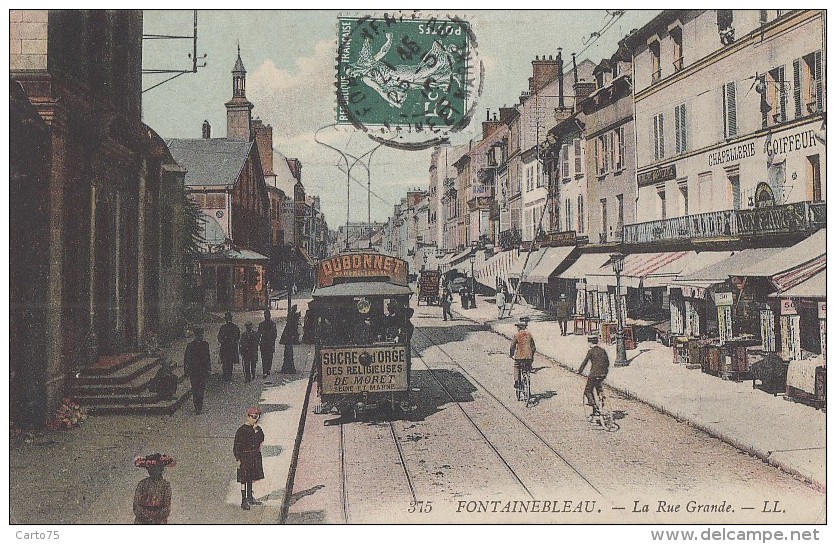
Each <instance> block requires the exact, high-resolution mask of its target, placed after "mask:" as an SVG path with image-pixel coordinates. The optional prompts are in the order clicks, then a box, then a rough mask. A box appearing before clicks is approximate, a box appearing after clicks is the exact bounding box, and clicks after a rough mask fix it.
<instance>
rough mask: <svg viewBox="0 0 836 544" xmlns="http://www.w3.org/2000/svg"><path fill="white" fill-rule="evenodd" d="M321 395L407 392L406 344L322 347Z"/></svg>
mask: <svg viewBox="0 0 836 544" xmlns="http://www.w3.org/2000/svg"><path fill="white" fill-rule="evenodd" d="M320 356H321V358H322V394H324V395H332V394H335V393H364V392H369V393H389V392H393V391H406V389H407V387H408V385H409V384H408V383H407V381H408V380H407V378H408V374H409V372H408V366H407V360H406V347H405V346H386V347H349V348H322V350H321V351H320Z"/></svg>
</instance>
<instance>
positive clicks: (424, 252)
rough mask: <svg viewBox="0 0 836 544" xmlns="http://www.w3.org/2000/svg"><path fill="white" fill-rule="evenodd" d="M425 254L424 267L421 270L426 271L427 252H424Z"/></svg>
mask: <svg viewBox="0 0 836 544" xmlns="http://www.w3.org/2000/svg"><path fill="white" fill-rule="evenodd" d="M423 254H424V266H423V267H422V268H421V270H424V269H425V268H427V252H426V251H424V252H423Z"/></svg>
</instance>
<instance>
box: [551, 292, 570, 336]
mask: <svg viewBox="0 0 836 544" xmlns="http://www.w3.org/2000/svg"><path fill="white" fill-rule="evenodd" d="M571 315H572V308H571V306H569V302H568V301H567V300H566V295H565V294H562V295H560V301H559V302H558V303H557V308H556V309H555V316H556V317H557V321H558V323H560V335H561V336H566V327H567V325H568V323H569V316H571Z"/></svg>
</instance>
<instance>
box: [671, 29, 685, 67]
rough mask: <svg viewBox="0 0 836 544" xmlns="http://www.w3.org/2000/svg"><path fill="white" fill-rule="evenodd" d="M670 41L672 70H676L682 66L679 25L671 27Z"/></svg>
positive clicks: (680, 30)
mask: <svg viewBox="0 0 836 544" xmlns="http://www.w3.org/2000/svg"><path fill="white" fill-rule="evenodd" d="M671 41H672V42H673V71H674V72H678V71H680V70H682V68H683V58H682V27H681V26H677V27H674V28H672V29H671Z"/></svg>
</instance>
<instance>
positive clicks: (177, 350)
mask: <svg viewBox="0 0 836 544" xmlns="http://www.w3.org/2000/svg"><path fill="white" fill-rule="evenodd" d="M308 296H309V295H308ZM297 297H298V298H297ZM301 297H305V295H304V294H302V293H300V294H299V295H297V296H295V297H294V300H293V303H294V304H298V306H299V310H301V311H302V312H303V313H304V311H305V308H306V306H307V298H301ZM271 312H272V317H273V319H274V320H276V322H277V325H278V329H279V333H281V331H282V329H283V327H284V321H285V318H286V315H287V301H286V300H283V301H282V302H281V304H280V305H279V307H278V308H277V309H273V310H271ZM234 315H235V317H234V319H235V322H236V323H237V324H238V325H239V326H241V328H242V329H243V324H244V323H245V322H246V321H252V322H253V323H254V324H257V323H258V322H260V321H261V320H262V319H263V316H262V312H260V311H256V312H242V313H236V314H234ZM204 327H205V330H206V339H207V340H208V341H209V345H210V353H211V360H212V376H211V377H210V379H209V383H208V384H207V391H206V400H205V404H204V412H203V414H201V415H195V414H194V411H193V405H192V401H191V399H189V400H187V401H186V403H184V405H183V406H182V407H181V408H180V409H179V410H178V411H177V412H175V413H174V414H172V415H170V416H136V415H126V416H121V415H101V416H91V417H89V418H88V420H87V421H85V422H84V423H82V424H81V426H80V427H78V428H76V429H73V430H71V431H59V432H46V433H43V434H39V435H37V436H36V437H35V438H34V440H29V441H25V442H24V441H20V442H17V441H15V442H13V443H12V444H11V445H10V448H9V456H10V459H9V461H10V465H9V466H10V481H9V492H10V505H9V506H10V512H9V520H10V522H11V523H22V524H35V523H37V524H114V523H115V524H130V523H133V513H132V510H131V508H132V506H131V505H132V500H133V494H134V488H135V487H136V484H137V482H139V481H140V480H141V479H142V478H144V477H146V476H147V474H146V472H145V471H144V470H140V469H137V468H135V467H134V466H133V458H134V456H135V455H138V454H148V453H153V452H157V451H159V452H163V453H167V454H169V455H172V456H173V457H174V458H175V459H177V465H176V466H175V467H172V468H170V469H168V470H166V473H165V478H166V479H167V480H168V481H169V482H171V487H172V508H171V515H170V517H169V523H172V524H253V523H279V522H280V517H281V508H282V505H283V502H284V499H285V488H286V485H287V482H288V473H289V471H290V466H291V460H292V456H293V450H294V445H295V443H296V435H297V431H298V427H299V422H300V418H301V417H302V414H303V409H304V403H305V395H306V393H307V387H308V382H309V376H310V369H311V364H312V362H313V349H312V347H311V346H307V345H298V346H296V347H295V348H294V352H295V366H296V370H297V372H296V374H280V373H279V371H280V370H281V366H282V358H283V346H281V345H279V344H278V343H277V345H276V352H275V355H274V358H273V370H272V376H271V378H270V379H269V380H267V381H270V382H272V383H265V382H266V381H265V380H263V379H262V378H261V361H260V360H259V363H258V366H257V369H256V370H257V374H256V375H257V376H258V378H257V379H256V380H254V381H252V382H250V383H246V382H244V378H243V371H242V368H241V366H240V365H238V366H237V367H236V368H235V369H234V371H233V380H232V382H231V383H225V382H223V381H222V380H221V379H220V377H221V367H220V362H219V357H218V343H217V333H218V328H219V327H220V323H206V324H204ZM188 340H189V339H187V338H181V339H179V340H177V341H176V342H174V343H173V344H172V345H170V346H168V347H167V348H166V349H165V350H164V352H165V355H166V356H169V357H170V358H171V359H172V360H173V361H175V362H176V364H177V365H178V366H179V365H182V364H183V352H184V348H185V345H186V343H187V341H188ZM181 387H183V385H181ZM253 405H259V406H260V407H261V409H262V410H263V416H262V419H261V422H260V425H261V427H262V428H263V429H264V434H265V442H264V444H263V446H262V454H263V459H264V472H265V478H264V479H263V480H260V481H258V482H255V483H254V486H253V488H254V495H255V496H256V498H258V499H259V500H261V501H263V502H264V506H254V507H253V508H252V510H250V511H243V510H241V508H240V504H241V493H240V484H238V483H237V482H236V481H235V468H236V465H235V459H234V457H233V456H232V443H233V437H234V435H235V431H236V429H237V428H238V427H239V426H240V425H241V424H242V423H243V422H244V420H245V414H246V409H247V407H249V406H253Z"/></svg>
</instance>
